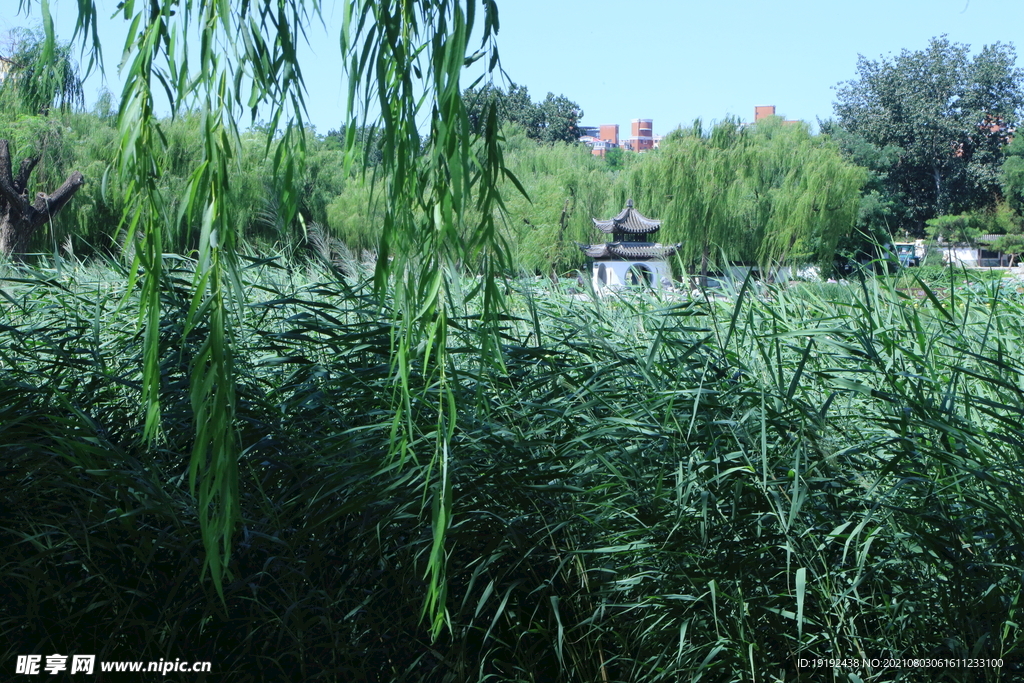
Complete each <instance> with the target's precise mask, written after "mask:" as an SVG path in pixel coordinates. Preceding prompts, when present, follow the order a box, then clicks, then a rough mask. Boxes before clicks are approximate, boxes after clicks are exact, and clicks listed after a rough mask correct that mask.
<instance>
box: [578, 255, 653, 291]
mask: <svg viewBox="0 0 1024 683" xmlns="http://www.w3.org/2000/svg"><path fill="white" fill-rule="evenodd" d="M602 265H603V266H604V269H605V279H604V282H602V281H601V276H600V270H601V266H602ZM633 266H638V267H640V268H647V269H648V270H650V271H651V287H653V288H654V289H662V288H664V287H668V286H671V284H672V269H671V268H670V267H669V264H668V262H667V261H595V262H594V265H593V271H592V275H593V277H592V280H593V283H594V289H595V290H597V291H600V290H602V289H621V288H622V287H626V286H628V284H629V275H628V273H629V269H630V268H631V267H633Z"/></svg>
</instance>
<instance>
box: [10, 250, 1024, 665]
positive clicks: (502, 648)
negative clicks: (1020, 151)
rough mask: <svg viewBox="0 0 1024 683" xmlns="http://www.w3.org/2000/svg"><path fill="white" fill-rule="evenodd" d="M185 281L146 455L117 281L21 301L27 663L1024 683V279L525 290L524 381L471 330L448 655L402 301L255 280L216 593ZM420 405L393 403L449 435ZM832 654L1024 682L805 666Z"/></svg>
mask: <svg viewBox="0 0 1024 683" xmlns="http://www.w3.org/2000/svg"><path fill="white" fill-rule="evenodd" d="M167 267H168V268H169V269H171V270H172V273H171V275H170V276H169V277H167V278H166V282H165V284H164V286H163V290H162V291H161V306H162V309H163V311H164V312H165V313H164V317H163V322H162V326H163V327H162V330H161V344H160V353H161V357H160V363H161V367H162V385H161V394H162V395H161V400H162V404H163V410H164V412H163V418H162V425H163V427H162V437H161V438H160V439H159V440H158V441H157V442H156V444H155V445H153V446H147V445H146V443H145V441H143V439H142V437H141V430H142V424H143V423H144V421H145V414H144V411H143V408H142V407H141V404H140V392H141V384H140V383H141V373H142V365H143V358H142V354H143V351H144V349H143V343H142V336H141V332H140V331H139V325H138V308H137V306H138V293H137V292H134V291H126V289H125V287H126V284H125V283H126V282H127V279H126V278H125V277H124V274H123V273H119V272H116V267H114V266H112V265H108V266H103V267H98V266H97V267H86V266H82V265H79V264H67V263H65V264H58V267H55V268H52V269H49V270H45V269H44V270H28V269H20V270H8V271H6V273H5V274H4V279H3V280H2V282H0V294H2V298H0V443H3V444H4V447H3V453H4V458H3V461H2V462H3V464H2V474H0V506H2V509H0V518H2V520H3V521H2V523H0V547H2V548H3V553H2V556H0V557H2V559H0V593H2V594H3V595H4V596H5V597H4V599H3V600H2V601H0V634H2V638H0V642H2V643H3V648H4V652H3V657H2V660H3V661H4V662H5V663H9V662H12V661H13V659H14V656H15V655H17V654H29V653H39V654H50V653H54V652H58V653H92V654H96V655H97V657H98V658H99V659H106V660H118V659H121V660H128V659H130V660H158V659H161V658H163V659H165V660H173V659H175V658H182V659H188V660H209V661H211V662H212V664H213V674H212V675H211V676H210V677H209V678H208V679H207V680H225V681H228V680H230V681H257V680H268V681H334V680H338V681H341V680H353V681H358V680H367V681H600V682H604V681H673V682H676V681H698V680H701V681H753V680H756V681H798V680H799V681H843V682H844V683H845V682H847V681H851V682H854V681H864V682H867V681H872V682H881V681H896V680H901V681H934V680H950V681H1016V680H1021V678H1022V677H1024V666H1022V662H1024V641H1022V636H1021V632H1020V628H1019V627H1018V626H1017V624H1018V623H1020V619H1021V615H1020V613H1019V609H1020V606H1019V604H1020V594H1021V585H1022V576H1021V573H1022V570H1021V567H1022V566H1024V538H1022V528H1024V527H1022V521H1024V493H1022V491H1024V488H1022V487H1024V468H1022V463H1021V460H1022V453H1024V445H1022V443H1024V432H1022V426H1021V423H1022V410H1024V347H1022V340H1024V299H1022V295H1021V294H1020V293H1018V292H1017V291H1016V288H1015V287H1005V286H1001V285H1000V284H999V283H988V284H980V285H977V286H967V287H952V288H949V289H948V290H947V291H945V292H943V293H941V294H940V295H938V296H937V295H936V294H935V291H934V290H933V289H930V288H928V287H927V286H926V285H924V284H922V285H921V287H920V290H921V296H922V297H923V298H917V296H915V295H913V294H911V295H907V294H904V293H902V292H900V291H898V290H897V289H894V288H889V287H887V286H886V285H885V284H884V283H882V282H880V281H878V280H871V279H867V280H864V281H861V282H855V283H853V284H850V285H813V284H800V285H795V286H792V287H790V288H784V287H779V288H775V289H764V290H757V289H755V288H754V287H753V286H752V285H750V284H748V285H745V286H744V287H742V288H740V289H739V291H737V292H735V293H733V294H731V295H729V296H728V297H724V298H713V299H712V300H710V301H708V300H694V301H691V300H689V299H672V300H668V299H661V298H657V297H654V296H651V295H646V294H642V293H635V294H633V293H630V294H627V295H624V296H621V297H612V298H604V299H600V300H596V299H594V298H592V297H590V296H589V295H586V294H584V295H579V296H567V295H564V294H562V293H560V292H558V291H557V290H556V289H554V288H551V287H549V286H548V285H547V284H546V283H533V282H531V283H527V284H518V285H516V284H513V285H510V293H509V299H508V300H509V310H508V315H507V316H506V317H505V318H504V319H503V322H502V328H501V330H500V339H501V343H502V349H501V354H500V361H501V362H496V361H495V360H494V359H493V358H492V359H491V360H489V361H487V362H484V361H483V360H482V359H481V354H480V352H479V349H480V348H481V346H482V345H484V344H485V341H484V339H483V336H484V334H483V332H481V331H480V329H479V326H478V325H477V324H476V314H475V311H473V310H465V309H464V308H463V309H462V310H463V315H462V316H461V317H453V318H451V319H450V321H449V326H450V330H449V335H448V341H449V345H450V347H451V354H450V356H449V357H450V359H451V363H450V367H448V368H447V372H448V376H449V378H450V381H451V386H452V390H453V391H454V397H455V401H456V406H457V414H458V424H457V425H456V426H455V434H454V437H453V439H452V440H451V452H450V457H449V459H448V463H449V464H448V466H449V467H450V468H451V471H450V473H449V474H450V479H451V481H452V485H453V496H452V497H451V500H452V510H451V526H450V529H449V531H448V534H447V536H446V539H445V544H446V547H445V552H446V554H447V562H446V566H447V588H446V591H447V595H446V602H447V624H446V627H445V628H444V629H443V631H442V632H441V635H440V637H439V638H438V639H436V640H434V641H431V639H430V636H429V623H427V621H425V620H424V619H423V618H421V614H422V610H423V606H424V601H423V596H424V592H425V590H426V579H425V578H424V565H425V562H426V558H427V556H428V555H429V553H430V552H431V544H432V542H433V535H432V533H431V527H430V520H431V519H436V516H434V517H432V515H431V511H430V509H429V505H425V504H424V501H425V500H429V499H428V498H427V497H425V494H424V485H423V483H424V481H430V479H431V477H432V476H433V474H432V473H431V472H430V471H429V468H430V467H431V465H430V463H432V462H434V460H432V459H431V458H429V457H424V458H423V459H422V461H421V460H419V459H418V458H417V455H416V453H417V448H418V447H419V446H420V444H413V448H412V450H411V451H409V452H408V453H407V456H406V457H404V458H389V457H388V453H389V440H390V438H391V429H392V417H393V415H394V413H393V412H392V411H393V406H394V404H395V401H394V392H395V391H397V389H396V386H395V384H394V382H393V377H394V374H393V372H392V369H391V367H390V362H391V361H390V359H391V358H392V357H393V356H392V346H393V337H392V328H391V323H389V321H393V320H394V319H395V315H396V314H395V313H394V312H393V311H391V310H390V309H389V304H388V302H386V301H377V300H374V299H373V297H372V296H371V295H370V294H369V292H368V290H366V289H364V288H363V287H362V286H361V285H359V284H358V283H357V282H356V281H354V280H347V279H345V277H343V276H342V274H341V273H340V272H339V271H331V270H329V269H318V268H306V267H294V268H292V267H286V266H284V265H282V264H280V263H278V262H277V261H274V260H269V261H267V260H261V261H255V260H253V261H248V262H247V267H246V268H245V269H244V270H243V271H242V273H243V276H244V279H243V284H244V287H245V288H246V292H247V299H246V305H245V306H244V307H243V308H241V309H238V310H233V311H232V319H231V330H232V335H233V344H234V349H235V355H234V358H233V363H234V368H235V371H236V376H237V377H238V383H237V386H236V387H235V392H236V395H237V397H238V408H237V411H236V423H235V425H234V427H235V429H236V430H237V435H238V439H239V440H240V443H241V448H242V457H241V461H240V481H239V491H240V496H241V507H242V521H241V525H240V527H239V529H238V531H237V534H236V536H235V541H234V548H233V552H232V555H231V563H230V576H229V577H228V580H227V581H226V583H225V586H224V594H225V600H224V602H222V601H221V600H220V598H219V597H218V596H217V594H216V593H215V591H214V589H213V587H212V584H211V583H210V581H209V579H208V578H204V577H203V576H202V575H201V568H202V552H203V551H202V548H203V546H202V542H201V537H200V532H199V527H198V516H199V515H198V511H197V509H196V503H195V500H194V499H193V498H192V497H191V495H190V494H189V484H188V476H187V470H188V453H189V452H190V449H191V441H190V439H191V438H192V436H193V435H194V434H195V429H194V427H193V425H192V420H193V413H192V407H191V405H190V404H189V400H188V395H189V394H188V390H187V387H188V374H187V373H188V371H189V367H190V363H191V362H192V360H193V357H194V355H195V354H196V353H197V349H198V348H199V346H200V340H201V339H202V338H203V334H204V331H203V330H202V329H191V330H186V329H185V327H184V325H185V322H184V321H185V320H187V319H189V315H188V307H189V305H190V301H191V298H190V294H189V286H188V284H187V283H189V282H191V279H192V277H193V267H194V266H193V264H192V263H190V262H188V261H185V260H178V261H174V262H168V263H167ZM453 305H454V306H455V309H454V310H459V306H458V302H454V303H453ZM175 311H177V312H179V315H176V314H175ZM182 340H184V341H182ZM409 363H410V377H411V378H412V382H413V383H414V384H415V383H416V382H418V381H419V382H422V380H421V379H419V376H418V375H417V368H418V362H417V360H416V359H415V358H412V359H410V360H409ZM418 389H419V390H418V391H416V392H414V393H413V394H411V396H412V401H413V403H412V405H410V407H409V410H407V411H406V414H407V415H408V416H409V419H413V420H417V421H422V423H423V425H424V426H423V428H422V429H421V430H419V431H418V432H417V433H424V434H427V437H424V438H429V434H430V430H429V427H428V425H431V424H433V422H434V421H435V420H436V407H435V406H434V405H433V404H432V401H431V396H432V394H431V387H429V386H427V387H424V386H420V387H418ZM431 447H432V445H431V444H426V445H424V450H427V451H429V450H430V448H431ZM815 658H826V659H835V658H848V659H854V658H856V659H861V658H877V659H883V658H894V659H906V658H933V659H947V658H955V659H958V660H960V659H964V660H966V659H969V658H991V659H997V660H1001V661H1002V664H1003V665H1002V667H1001V668H1000V667H997V666H984V667H979V668H952V667H950V666H947V667H945V668H931V669H929V668H923V667H913V666H907V667H903V668H897V667H892V666H886V665H884V664H883V665H877V666H869V667H862V668H858V669H848V668H847V669H841V668H836V669H833V668H830V667H825V668H809V667H807V666H803V667H802V666H800V660H801V659H803V660H812V659H815ZM5 666H6V664H5ZM100 678H102V677H100ZM100 678H98V679H97V680H100ZM167 679H168V680H175V678H174V676H173V675H172V676H169V677H167ZM109 680H114V679H109ZM180 680H190V681H194V680H201V678H200V677H197V676H196V675H195V674H189V675H187V676H182V677H181V679H180Z"/></svg>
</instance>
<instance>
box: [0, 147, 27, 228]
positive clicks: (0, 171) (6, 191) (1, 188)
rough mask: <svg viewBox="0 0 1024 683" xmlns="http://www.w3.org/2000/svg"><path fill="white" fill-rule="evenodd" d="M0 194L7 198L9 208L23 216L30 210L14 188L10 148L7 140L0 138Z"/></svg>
mask: <svg viewBox="0 0 1024 683" xmlns="http://www.w3.org/2000/svg"><path fill="white" fill-rule="evenodd" d="M0 196H2V197H3V198H4V199H6V200H7V203H8V204H9V205H10V207H11V209H13V210H14V211H16V212H17V213H18V214H20V215H22V216H25V215H27V214H28V213H29V211H31V210H32V207H30V206H29V204H28V202H27V201H25V198H24V197H22V196H21V193H19V192H18V191H17V190H15V189H14V181H13V179H12V178H11V150H10V147H9V146H8V143H7V140H0Z"/></svg>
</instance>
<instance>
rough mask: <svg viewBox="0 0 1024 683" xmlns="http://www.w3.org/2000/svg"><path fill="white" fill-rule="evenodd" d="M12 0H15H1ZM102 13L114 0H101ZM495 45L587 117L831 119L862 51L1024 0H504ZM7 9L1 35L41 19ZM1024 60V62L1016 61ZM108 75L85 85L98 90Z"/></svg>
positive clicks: (108, 37) (323, 107)
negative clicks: (758, 113)
mask: <svg viewBox="0 0 1024 683" xmlns="http://www.w3.org/2000/svg"><path fill="white" fill-rule="evenodd" d="M2 1H3V3H4V4H5V5H12V6H13V5H15V0H2ZM98 2H99V5H100V7H101V12H100V14H101V17H104V18H105V17H107V16H109V15H110V14H111V13H113V12H114V8H115V6H116V3H115V2H112V1H110V0H98ZM51 7H52V11H53V13H54V15H55V19H56V27H57V32H58V35H59V36H60V37H63V38H65V39H66V38H69V37H70V35H71V32H72V28H73V26H74V19H75V12H76V11H77V8H76V3H75V2H74V1H73V0H51ZM498 7H499V16H500V19H501V31H500V33H499V35H498V45H499V50H500V54H501V58H502V65H503V67H504V68H505V70H506V71H507V72H508V75H509V77H510V78H511V79H512V80H514V81H515V82H517V83H520V84H522V85H525V86H527V87H528V88H529V90H530V93H531V95H532V96H533V98H534V99H535V100H539V99H542V98H543V97H544V95H545V94H546V93H548V92H554V93H555V94H564V95H566V96H567V97H568V98H569V99H571V100H573V101H575V102H577V103H578V104H579V105H580V107H581V108H582V109H583V111H584V119H583V122H584V123H586V124H588V125H598V124H602V123H618V124H620V125H621V126H622V127H623V130H625V129H627V128H628V126H629V122H630V120H631V119H634V118H651V119H654V132H655V133H658V134H661V133H667V132H668V131H669V130H671V129H672V128H675V127H676V126H677V125H679V124H689V123H690V122H692V121H693V120H694V119H695V118H698V117H699V118H701V119H703V120H704V121H705V122H710V121H713V120H719V119H722V118H724V117H725V116H727V115H733V116H737V117H739V118H740V119H741V120H744V121H749V120H751V119H752V118H753V110H754V106H755V105H759V104H774V105H776V106H777V108H778V113H779V114H780V115H783V116H785V117H787V118H795V119H803V120H806V121H810V122H812V123H813V122H815V121H816V120H817V119H819V118H821V119H825V118H829V117H831V116H832V102H833V99H834V95H835V92H834V90H833V88H834V86H835V85H836V84H838V83H839V82H841V81H845V80H849V79H851V78H853V77H854V76H855V75H856V65H857V55H858V54H863V55H864V56H866V57H868V58H871V59H875V58H878V57H880V56H882V55H889V54H896V53H899V52H900V50H902V49H904V48H907V49H911V50H919V49H923V48H924V47H925V46H926V45H927V43H928V40H929V39H930V38H932V37H934V36H938V35H941V34H948V36H949V38H950V39H951V40H953V41H955V42H960V43H967V44H969V45H971V46H972V48H973V50H974V51H977V50H978V49H980V48H981V46H982V45H986V44H991V43H995V42H1002V43H1013V44H1014V45H1015V46H1017V47H1018V48H1019V47H1020V45H1019V43H1020V42H1021V38H1024V2H1020V0H1009V1H1007V0H1002V1H997V0H858V1H857V2H849V1H847V2H843V1H842V0H840V1H839V2H831V3H829V2H822V0H779V1H776V2H767V1H765V0H733V2H731V3H728V4H727V5H726V4H717V3H708V2H701V3H695V2H688V1H686V0H675V1H671V0H632V1H631V2H611V1H610V0H591V1H589V2H566V1H563V0H545V1H541V0H504V1H503V0H498ZM324 8H325V9H324V15H325V19H326V22H327V24H328V28H327V31H324V30H321V29H320V27H316V28H315V29H313V30H311V34H312V38H313V44H312V45H311V46H310V47H309V48H308V49H307V50H306V52H305V55H306V56H307V60H306V63H305V67H304V68H305V70H306V79H307V84H309V86H310V94H309V107H310V119H311V122H312V123H313V124H314V125H315V126H316V127H317V130H318V131H319V132H321V133H326V132H327V131H328V130H330V129H331V128H337V127H338V126H339V124H340V123H341V117H342V115H343V112H344V105H345V100H344V91H343V87H342V80H341V74H340V68H339V66H340V65H339V60H338V47H337V45H338V43H337V31H336V30H331V29H332V27H336V26H337V25H338V24H339V23H340V19H341V4H340V2H339V3H337V4H335V3H333V2H331V0H324ZM37 17H38V14H35V15H33V18H31V19H27V18H25V17H24V16H13V13H10V12H5V13H4V14H3V15H2V16H0V33H4V32H6V31H7V30H9V29H10V28H12V27H14V26H25V25H31V24H33V23H36V22H38V18H37ZM125 29H126V26H125V24H124V23H123V22H120V21H118V20H113V21H104V22H102V25H101V38H102V39H103V40H104V43H105V49H106V61H107V77H106V83H107V87H109V88H110V89H111V90H113V91H115V93H116V92H117V91H118V90H119V88H120V81H119V80H118V79H117V75H116V67H117V62H118V61H119V58H120V48H121V45H122V44H123V42H124V31H125ZM1018 65H1021V66H1024V59H1022V58H1018ZM101 86H102V81H101V79H100V78H99V77H98V76H94V77H92V78H90V79H89V81H88V82H87V84H86V96H87V99H89V100H90V101H92V100H94V99H95V97H96V94H97V92H98V90H99V89H100V87H101Z"/></svg>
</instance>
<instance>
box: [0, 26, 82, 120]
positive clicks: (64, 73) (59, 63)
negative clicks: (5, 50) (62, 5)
mask: <svg viewBox="0 0 1024 683" xmlns="http://www.w3.org/2000/svg"><path fill="white" fill-rule="evenodd" d="M49 30H50V31H51V34H52V27H50V28H49ZM3 61H4V64H3V66H5V67H6V74H5V75H4V78H3V79H0V107H2V108H3V109H6V110H8V111H12V110H13V111H16V112H18V113H24V114H29V115H33V116H35V115H43V116H45V115H46V114H48V113H49V112H50V110H51V109H53V108H56V109H59V110H60V111H63V112H68V111H70V110H72V109H74V108H76V107H77V108H80V107H82V106H83V105H84V104H85V94H84V91H83V90H82V79H81V77H80V76H79V73H78V65H77V64H76V63H75V59H74V56H73V54H72V48H71V44H70V43H63V42H57V41H55V40H52V39H49V40H48V39H47V37H46V35H44V34H41V33H40V32H38V31H30V30H27V29H23V28H16V29H14V30H13V31H12V32H11V51H10V54H8V55H3Z"/></svg>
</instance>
